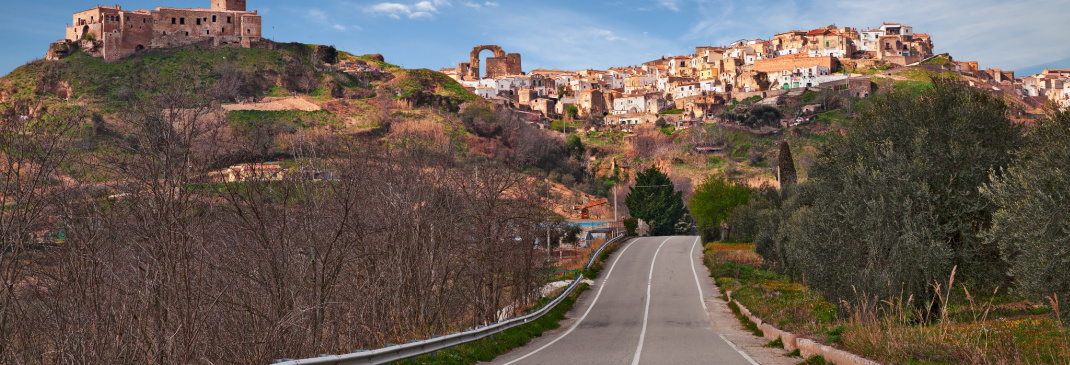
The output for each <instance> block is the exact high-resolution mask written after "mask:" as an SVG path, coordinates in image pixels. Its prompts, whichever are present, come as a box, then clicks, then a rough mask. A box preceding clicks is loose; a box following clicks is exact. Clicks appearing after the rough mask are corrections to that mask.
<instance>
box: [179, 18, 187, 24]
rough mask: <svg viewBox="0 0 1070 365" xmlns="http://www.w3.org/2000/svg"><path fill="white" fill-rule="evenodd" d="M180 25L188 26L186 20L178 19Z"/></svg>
mask: <svg viewBox="0 0 1070 365" xmlns="http://www.w3.org/2000/svg"><path fill="white" fill-rule="evenodd" d="M178 24H186V18H178Z"/></svg>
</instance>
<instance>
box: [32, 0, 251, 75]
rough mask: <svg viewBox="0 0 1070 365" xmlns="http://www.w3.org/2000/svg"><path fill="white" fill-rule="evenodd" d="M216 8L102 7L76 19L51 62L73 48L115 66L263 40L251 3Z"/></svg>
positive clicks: (230, 0)
mask: <svg viewBox="0 0 1070 365" xmlns="http://www.w3.org/2000/svg"><path fill="white" fill-rule="evenodd" d="M211 2H212V7H211V8H210V9H179V8H166V7H158V8H156V10H144V9H142V10H134V11H126V10H123V8H122V7H121V6H119V5H115V6H114V7H112V6H100V5H98V6H97V7H95V8H92V9H89V10H86V11H81V12H77V13H74V17H73V21H72V22H71V24H70V25H69V26H67V38H66V39H64V40H61V41H59V42H56V43H54V44H53V45H52V47H50V48H49V54H48V57H47V58H48V59H58V58H62V57H63V56H65V55H67V54H68V53H69V52H70V51H71V50H72V47H80V48H82V49H83V50H85V51H86V52H87V53H89V54H91V55H95V56H98V57H103V58H104V60H106V61H114V60H117V59H120V58H123V57H126V56H129V55H132V54H134V53H136V52H139V51H141V50H145V49H148V48H164V47H176V46H183V45H187V44H194V43H201V42H208V43H210V44H211V45H213V46H223V45H240V46H242V47H246V48H250V47H253V45H254V44H255V43H256V42H258V41H260V40H261V32H260V16H259V15H257V13H256V10H253V11H247V10H246V8H245V0H211Z"/></svg>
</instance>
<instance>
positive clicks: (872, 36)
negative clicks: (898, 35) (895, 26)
mask: <svg viewBox="0 0 1070 365" xmlns="http://www.w3.org/2000/svg"><path fill="white" fill-rule="evenodd" d="M883 36H884V31H883V30H880V29H870V30H864V31H862V32H861V40H862V45H861V46H860V47H859V49H861V50H863V51H867V52H877V50H878V48H879V45H878V44H879V42H878V41H879V40H880V38H881V37H883Z"/></svg>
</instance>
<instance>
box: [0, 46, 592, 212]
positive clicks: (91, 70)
mask: <svg viewBox="0 0 1070 365" xmlns="http://www.w3.org/2000/svg"><path fill="white" fill-rule="evenodd" d="M274 48H275V49H246V48H222V49H212V48H206V47H199V46H188V47H182V48H173V49H153V50H150V51H147V52H143V53H139V54H137V55H134V56H131V57H128V58H124V59H121V60H119V61H116V62H113V63H106V62H103V61H102V60H101V59H100V58H98V57H92V56H89V55H86V54H83V53H80V52H74V53H73V54H72V55H70V56H68V57H66V58H63V59H61V60H58V61H45V60H40V61H35V62H32V63H29V64H26V65H24V66H22V67H19V68H18V69H16V70H15V71H13V72H12V73H10V74H9V75H7V76H4V77H3V78H0V108H3V109H4V110H10V111H11V113H15V114H17V115H20V116H25V117H27V118H29V119H36V118H38V117H40V116H43V115H46V114H48V113H49V111H52V110H61V109H65V108H74V109H77V110H81V111H82V112H84V113H88V114H89V115H91V117H90V118H88V121H87V123H85V125H83V126H82V127H79V128H77V130H76V131H74V133H76V134H77V137H76V138H77V139H78V145H79V146H78V148H76V149H75V151H76V153H77V154H78V155H79V156H80V157H81V158H84V159H85V160H86V161H91V163H88V164H86V165H81V166H76V165H69V166H65V167H64V168H63V171H62V173H63V175H64V176H56V177H55V178H57V179H67V178H73V179H78V180H81V181H88V182H97V183H103V182H109V181H115V180H120V179H122V178H121V177H120V176H119V175H118V174H116V172H115V171H112V170H110V169H103V168H95V167H92V166H100V165H106V164H105V163H104V162H105V161H110V160H114V159H116V157H117V156H121V155H123V154H125V153H129V150H130V149H131V148H130V147H132V146H137V145H139V144H143V143H145V142H146V141H145V140H144V139H145V134H146V133H145V131H144V130H142V129H141V126H140V125H141V122H140V119H143V118H142V115H139V114H143V112H144V111H145V110H146V109H147V108H155V107H157V104H159V101H160V100H179V99H182V100H181V102H177V104H181V105H179V107H180V109H182V110H187V111H195V113H194V114H195V115H194V118H196V119H198V120H200V122H199V123H201V124H202V125H205V126H210V128H211V129H212V132H213V133H215V135H217V136H218V137H219V138H217V139H216V140H214V141H213V142H212V143H211V144H212V147H214V148H216V149H217V150H216V152H218V153H220V154H219V156H222V157H219V158H215V159H211V160H209V161H206V163H209V164H211V166H208V167H209V168H211V169H213V170H219V169H223V168H226V167H227V166H231V165H235V164H240V163H248V162H266V161H278V160H287V159H293V158H296V157H299V156H298V154H300V152H298V144H299V143H300V141H303V140H307V139H308V138H314V139H316V140H320V141H323V140H329V141H332V142H331V144H333V145H338V144H344V145H354V144H356V145H367V144H371V145H374V146H376V147H375V148H377V149H381V150H382V151H383V153H387V154H389V153H392V152H390V151H391V150H395V149H397V150H429V151H433V152H434V153H441V154H446V155H450V156H452V159H454V160H456V161H458V162H460V163H462V164H464V163H468V162H472V161H481V160H487V159H490V160H494V161H496V162H498V163H502V164H505V165H508V166H512V167H513V168H517V169H523V170H525V171H526V172H527V173H529V174H530V175H532V176H535V177H547V176H549V177H550V178H551V180H552V181H551V182H552V183H553V184H554V185H555V188H554V189H553V190H554V194H551V199H553V200H554V201H555V202H556V203H555V207H554V210H555V211H556V212H557V213H559V214H562V215H565V216H569V215H570V214H569V213H570V209H567V208H566V207H569V206H571V205H574V204H580V203H581V202H582V201H583V199H584V198H583V197H582V195H583V194H582V193H581V192H580V191H579V190H583V191H586V192H587V193H590V194H595V195H598V196H608V195H611V192H610V191H609V189H608V187H609V186H611V184H612V183H610V182H606V181H599V180H596V179H594V178H593V177H591V176H590V174H588V173H587V172H586V168H585V167H584V165H583V164H582V163H581V162H582V161H581V158H580V157H581V156H578V155H574V154H571V153H569V152H568V151H566V150H565V148H564V138H563V136H562V135H560V134H558V135H553V134H551V133H545V132H540V131H538V130H537V129H536V128H534V127H531V126H530V125H528V124H527V122H526V121H525V120H522V119H521V118H519V117H518V116H517V115H514V114H512V113H511V112H510V111H508V110H505V109H503V108H501V107H495V106H493V105H492V104H490V103H487V102H485V101H484V100H483V99H482V98H479V97H477V96H476V95H475V94H473V93H471V92H469V91H468V90H465V89H464V87H462V86H461V85H460V84H458V83H457V82H455V81H453V80H452V79H450V78H449V77H448V76H446V75H444V74H441V73H439V72H434V71H430V70H426V69H416V70H408V69H402V68H400V67H397V66H395V65H392V64H390V63H387V62H385V60H383V59H382V56H378V55H363V56H356V55H353V54H350V53H346V52H337V53H336V54H335V53H333V51H334V49H333V47H325V46H317V45H306V44H298V43H287V44H282V43H280V44H275V45H274ZM335 58H336V60H335ZM325 61H334V62H333V63H327V62H325ZM184 98H191V99H190V100H185V99H184ZM175 105H176V104H175V103H172V104H171V106H172V107H174V106H175ZM345 157H346V156H345V155H344V154H333V152H329V153H327V154H320V155H318V156H317V158H318V159H319V160H321V161H322V162H323V164H325V165H330V164H331V163H330V161H331V160H332V159H337V158H345ZM213 176H221V175H219V174H214V175H213ZM598 213H600V214H599V216H601V217H605V216H607V215H608V216H612V210H611V209H610V210H609V211H608V212H607V211H606V210H605V209H604V208H601V209H599V211H598Z"/></svg>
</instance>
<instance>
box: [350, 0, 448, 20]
mask: <svg viewBox="0 0 1070 365" xmlns="http://www.w3.org/2000/svg"><path fill="white" fill-rule="evenodd" d="M443 6H452V4H450V2H449V1H447V0H433V1H428V0H425V1H420V2H416V3H413V4H401V3H379V4H375V5H372V6H369V7H367V8H365V9H364V12H366V13H371V14H377V15H385V16H388V17H391V18H394V19H401V17H402V16H404V17H408V18H409V19H421V18H424V19H431V18H434V17H435V16H434V14H435V13H438V9H439V8H440V7H443Z"/></svg>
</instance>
